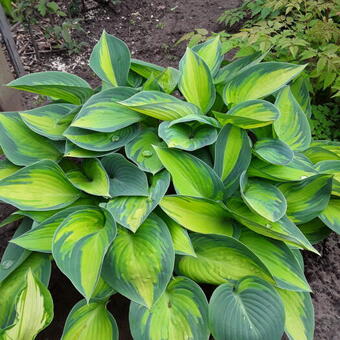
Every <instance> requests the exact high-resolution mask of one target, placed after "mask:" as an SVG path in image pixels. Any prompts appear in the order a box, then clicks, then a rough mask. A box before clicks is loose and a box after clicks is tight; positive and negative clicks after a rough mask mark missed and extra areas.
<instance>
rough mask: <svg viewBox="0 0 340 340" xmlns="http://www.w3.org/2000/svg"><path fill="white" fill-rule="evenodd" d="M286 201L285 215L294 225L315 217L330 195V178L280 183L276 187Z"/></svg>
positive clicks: (320, 177)
mask: <svg viewBox="0 0 340 340" xmlns="http://www.w3.org/2000/svg"><path fill="white" fill-rule="evenodd" d="M278 188H279V189H280V190H281V191H282V193H283V194H284V195H285V197H286V199H287V204H288V207H287V215H288V217H289V218H290V219H291V220H292V221H293V222H295V223H304V222H308V221H311V220H312V219H313V218H315V217H317V216H318V215H319V214H320V213H321V212H322V211H323V210H324V209H325V208H326V207H327V204H328V201H329V198H330V195H331V189H332V176H329V175H315V176H312V177H309V178H306V179H304V180H302V181H300V182H293V183H282V184H280V185H279V187H278Z"/></svg>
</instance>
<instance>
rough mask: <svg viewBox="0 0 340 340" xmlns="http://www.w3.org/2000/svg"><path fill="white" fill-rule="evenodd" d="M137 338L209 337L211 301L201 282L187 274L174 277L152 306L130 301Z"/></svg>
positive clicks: (175, 339)
mask: <svg viewBox="0 0 340 340" xmlns="http://www.w3.org/2000/svg"><path fill="white" fill-rule="evenodd" d="M129 320H130V328H131V333H132V336H133V339H134V340H160V339H167V340H180V339H186V340H208V338H209V335H210V331H209V328H208V302H207V299H206V297H205V295H204V292H203V291H202V289H201V288H200V286H199V285H198V284H196V283H195V282H194V281H192V280H190V279H188V278H186V277H176V278H174V279H172V280H171V281H170V282H169V284H168V286H167V288H166V291H165V292H164V293H163V294H162V296H161V297H160V298H159V300H158V301H157V302H156V303H155V304H154V305H153V307H152V308H151V309H150V310H149V309H147V308H146V307H145V306H142V305H138V304H137V303H135V302H131V305H130V314H129Z"/></svg>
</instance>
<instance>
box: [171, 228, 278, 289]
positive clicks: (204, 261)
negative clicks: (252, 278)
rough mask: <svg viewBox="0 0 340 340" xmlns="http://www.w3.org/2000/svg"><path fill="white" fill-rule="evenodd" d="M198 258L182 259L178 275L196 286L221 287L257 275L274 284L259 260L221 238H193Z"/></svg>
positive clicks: (195, 236)
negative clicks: (222, 284) (209, 285)
mask: <svg viewBox="0 0 340 340" xmlns="http://www.w3.org/2000/svg"><path fill="white" fill-rule="evenodd" d="M191 241H192V244H193V246H194V250H195V253H196V255H197V257H193V256H181V257H179V258H178V261H177V262H176V266H177V268H176V269H177V271H178V272H179V273H180V274H183V275H185V276H187V277H189V278H191V279H192V280H194V281H196V282H202V283H209V284H214V285H218V284H221V283H225V282H227V281H228V280H239V279H241V278H243V277H245V276H248V275H256V276H258V277H261V278H263V279H265V280H266V281H268V282H270V283H274V280H273V279H272V277H271V275H270V273H269V272H268V270H267V268H266V267H265V265H264V264H263V263H262V262H261V261H260V259H259V258H258V257H257V256H256V255H255V254H254V253H253V252H251V251H250V250H249V249H248V248H247V247H246V246H244V245H243V244H242V243H241V242H239V241H238V240H236V239H234V238H232V237H228V236H222V235H201V234H192V235H191Z"/></svg>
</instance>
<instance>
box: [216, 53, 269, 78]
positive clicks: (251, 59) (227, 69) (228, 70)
mask: <svg viewBox="0 0 340 340" xmlns="http://www.w3.org/2000/svg"><path fill="white" fill-rule="evenodd" d="M266 55H267V53H264V54H262V53H261V52H256V53H253V54H251V55H248V56H246V57H242V58H238V59H236V60H234V61H232V62H231V63H229V64H228V65H226V66H223V67H221V68H220V70H219V71H218V73H217V75H216V76H215V79H214V83H215V84H226V83H228V82H229V81H230V80H231V79H233V78H235V77H236V76H237V75H238V74H239V73H241V72H242V71H244V70H246V69H247V68H249V67H252V66H253V65H256V64H258V63H259V62H261V60H263V58H264V57H265V56H266Z"/></svg>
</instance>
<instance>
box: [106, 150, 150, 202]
mask: <svg viewBox="0 0 340 340" xmlns="http://www.w3.org/2000/svg"><path fill="white" fill-rule="evenodd" d="M101 162H102V164H103V166H104V168H105V170H106V172H107V174H108V175H109V182H110V196H111V197H115V196H148V180H147V177H146V175H145V173H144V172H143V171H142V170H140V169H138V168H137V167H136V166H135V165H134V164H133V163H131V162H129V161H128V160H127V159H126V158H125V157H124V156H123V155H121V154H112V155H110V156H105V157H104V158H102V160H101Z"/></svg>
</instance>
